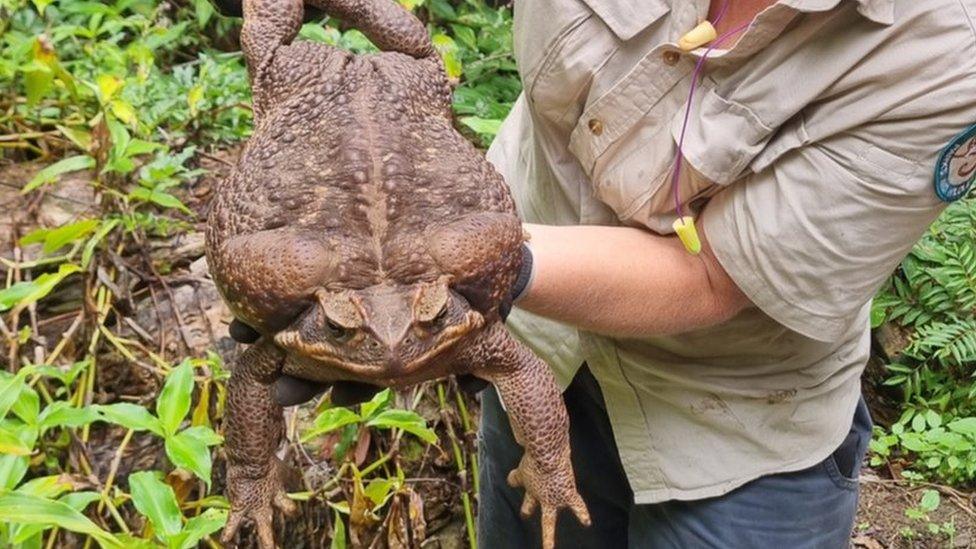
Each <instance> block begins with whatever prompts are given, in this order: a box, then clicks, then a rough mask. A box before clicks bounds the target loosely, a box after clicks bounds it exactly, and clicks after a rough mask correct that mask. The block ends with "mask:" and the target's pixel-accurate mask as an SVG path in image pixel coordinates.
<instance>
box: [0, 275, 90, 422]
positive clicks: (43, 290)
mask: <svg viewBox="0 0 976 549" xmlns="http://www.w3.org/2000/svg"><path fill="white" fill-rule="evenodd" d="M80 270H81V267H79V266H77V265H73V264H70V263H62V264H61V266H60V267H58V272H56V273H44V274H42V275H41V276H39V277H37V278H36V279H35V280H32V281H31V282H21V283H18V284H15V285H13V286H11V287H10V288H8V289H6V290H3V291H0V312H3V311H6V310H7V309H10V308H11V307H13V306H27V305H29V304H31V303H34V302H36V301H39V300H41V299H44V297H45V296H47V294H49V293H51V290H53V289H54V288H55V287H57V285H58V284H59V283H60V282H61V281H62V280H64V279H65V278H66V277H68V276H69V275H71V274H73V273H77V272H78V271H80ZM20 284H27V285H28V287H29V288H28V289H27V290H26V291H25V290H24V289H23V288H21V289H17V290H16V291H14V289H15V288H18V286H19V285H20ZM7 292H10V293H9V294H7ZM13 298H16V300H14V299H13ZM0 417H2V416H0Z"/></svg>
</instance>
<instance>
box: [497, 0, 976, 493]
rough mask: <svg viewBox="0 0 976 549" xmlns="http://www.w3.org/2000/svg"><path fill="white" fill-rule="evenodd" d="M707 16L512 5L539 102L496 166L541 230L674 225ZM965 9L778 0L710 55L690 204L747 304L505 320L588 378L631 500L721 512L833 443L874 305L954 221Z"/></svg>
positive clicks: (694, 11) (691, 153)
mask: <svg viewBox="0 0 976 549" xmlns="http://www.w3.org/2000/svg"><path fill="white" fill-rule="evenodd" d="M707 10H708V2H707V1H706V0H695V1H692V0H672V1H666V0H549V1H545V2H542V1H534V0H533V1H523V2H516V6H515V51H516V57H517V60H518V66H519V72H520V74H521V77H522V79H523V82H524V86H525V88H524V89H525V91H524V93H523V95H522V96H521V97H520V98H519V100H518V102H517V103H516V105H515V107H514V109H513V111H512V113H511V115H510V116H509V118H508V119H507V120H506V122H505V124H504V125H503V127H502V130H501V133H500V134H499V136H498V138H497V140H496V141H495V143H494V145H493V146H492V148H491V150H490V151H489V158H490V159H491V160H492V162H493V163H494V164H495V165H496V166H497V167H498V168H499V170H500V171H501V172H502V174H503V175H504V176H505V177H506V179H507V181H508V182H509V184H510V185H511V187H512V191H513V194H514V196H515V199H516V201H517V203H518V205H519V208H520V213H521V215H522V216H523V217H524V219H525V220H526V221H528V222H534V223H546V224H603V225H615V224H626V225H632V226H637V227H644V228H647V229H649V230H652V231H656V232H659V233H669V232H671V230H670V227H671V224H672V221H673V220H674V218H675V212H674V205H673V196H672V194H671V190H670V183H669V181H668V174H669V171H670V169H671V166H672V163H673V161H674V157H675V152H676V151H675V149H676V141H677V136H678V134H679V132H680V128H681V122H682V118H683V114H684V106H685V103H686V100H687V96H688V88H689V82H690V75H691V72H692V70H693V67H694V64H695V62H696V60H697V58H698V57H699V56H700V55H701V54H702V53H703V51H704V50H703V49H699V50H696V51H693V52H691V53H683V52H681V51H680V50H679V49H678V47H677V46H676V42H677V40H678V39H679V38H680V37H681V36H682V35H683V34H685V33H686V32H688V31H689V30H691V29H692V28H693V27H694V26H695V25H696V24H697V23H698V22H699V21H701V20H702V19H703V18H704V17H705V16H706V14H707ZM974 17H976V0H903V1H902V0H859V1H854V0H848V1H839V0H833V1H830V0H809V1H803V0H782V1H780V2H779V3H778V4H776V5H774V6H771V7H770V8H768V9H766V10H764V11H763V12H762V13H760V14H759V16H758V17H757V18H756V20H755V21H754V22H753V25H752V26H751V27H750V29H749V30H748V31H746V32H745V33H744V34H743V35H742V36H741V38H740V39H739V40H738V41H737V42H736V43H735V45H734V46H731V47H730V49H728V50H722V51H715V52H713V54H712V55H711V56H710V57H709V61H708V62H707V65H706V67H707V69H706V73H705V74H706V75H705V77H704V80H703V82H702V85H701V87H700V88H699V90H698V92H697V93H696V95H695V97H694V100H693V105H692V110H691V113H692V114H691V120H690V123H689V126H688V130H687V136H686V140H685V146H684V153H685V155H686V158H687V160H688V163H689V169H687V170H685V172H686V173H687V174H688V176H687V177H683V178H682V181H681V182H680V184H681V188H682V190H681V198H682V200H683V202H684V204H685V206H686V208H687V209H688V210H690V211H696V212H700V215H699V222H698V225H699V227H700V228H701V229H703V230H704V232H705V233H706V234H707V236H708V239H709V241H710V243H711V245H712V247H713V248H714V251H715V255H716V256H717V257H718V259H719V261H720V262H721V264H722V265H723V267H724V268H725V269H726V270H727V271H728V272H729V274H730V275H731V276H732V278H733V279H734V280H735V281H736V283H737V284H738V285H739V287H740V288H741V289H742V290H743V291H744V292H745V293H746V294H747V295H748V296H749V298H750V299H751V300H752V302H753V303H754V304H755V306H754V307H751V308H748V309H747V310H745V311H744V312H742V313H741V314H739V315H738V316H737V317H735V318H734V319H732V320H731V321H729V322H726V323H723V324H721V325H718V326H714V327H710V328H706V329H701V330H697V331H694V332H691V333H685V334H682V335H680V336H674V337H656V338H650V339H641V340H638V339H614V338H609V337H603V336H599V335H595V334H592V333H588V332H584V331H580V330H576V329H572V328H569V327H566V326H562V325H559V324H556V323H554V322H552V321H548V320H544V319H541V318H539V317H535V316H533V315H530V314H527V313H525V312H522V311H516V313H514V314H513V315H512V317H511V322H510V323H511V326H512V327H513V329H514V330H515V331H516V333H518V334H519V335H520V337H522V338H523V339H524V340H525V341H526V342H527V343H528V344H529V345H530V346H531V347H533V348H534V349H535V350H536V351H537V352H538V353H539V354H540V356H543V357H545V358H546V359H547V360H548V361H549V363H550V364H551V365H552V367H553V369H554V371H555V372H556V373H557V377H558V378H559V379H560V381H561V382H562V383H563V384H566V383H568V380H569V379H571V377H572V375H573V373H574V372H575V371H576V369H577V368H579V366H580V365H581V364H582V363H583V362H584V361H585V362H586V363H588V364H589V366H590V368H591V369H592V371H593V373H594V375H595V376H596V378H597V380H598V381H599V382H600V386H601V387H602V389H603V391H604V395H605V397H606V402H607V409H608V410H607V411H608V414H609V416H610V419H611V422H612V424H613V429H614V435H615V437H616V441H617V445H618V447H619V450H620V457H621V460H622V462H623V465H624V468H625V470H626V472H627V476H628V478H629V480H630V483H631V486H632V488H633V490H634V494H635V499H636V502H637V503H653V502H658V501H664V500H669V499H698V498H706V497H711V496H717V495H720V494H723V493H726V492H728V491H730V490H732V489H734V488H735V487H737V486H740V485H742V484H743V483H745V482H748V481H749V480H752V479H755V478H757V477H759V476H762V475H766V474H770V473H776V472H786V471H793V470H799V469H803V468H806V467H809V466H812V465H814V464H816V463H818V462H820V461H822V460H823V459H824V458H825V457H827V456H828V455H829V454H830V453H831V452H832V451H833V450H834V449H835V448H836V447H837V446H838V445H839V444H840V442H841V441H842V439H843V438H844V436H845V435H846V433H847V432H848V430H849V428H850V424H851V417H852V415H853V411H854V407H855V404H856V402H857V400H858V397H859V393H860V381H859V378H860V374H861V371H862V369H863V367H864V364H865V363H866V360H867V357H868V351H869V325H868V322H869V321H868V316H869V314H868V313H869V308H870V300H871V298H872V296H873V295H874V293H875V291H876V290H877V289H878V288H879V286H880V285H881V284H882V283H883V282H884V281H885V279H886V278H887V277H888V276H889V275H890V273H891V272H892V270H893V269H894V268H895V267H896V266H897V265H898V263H899V261H901V259H902V258H903V257H904V256H905V254H906V253H907V252H908V251H909V250H910V248H911V247H912V244H913V243H914V242H915V241H916V240H917V239H918V238H919V236H920V235H921V234H922V233H923V232H924V231H925V230H926V228H927V227H928V226H929V224H930V223H931V222H932V221H933V220H934V219H935V218H936V217H937V216H938V214H939V212H940V211H941V209H942V207H943V204H942V203H941V202H940V201H939V199H938V198H937V196H936V194H935V192H934V186H933V180H934V179H933V171H934V169H935V164H936V160H937V157H938V155H939V153H940V151H941V150H942V149H944V148H946V146H947V145H948V144H949V143H950V142H951V141H952V140H953V138H954V137H955V136H957V135H959V134H961V133H962V132H963V131H964V130H966V128H967V127H969V126H970V125H971V124H973V123H976V30H974V23H973V19H974ZM706 204H707V206H706ZM674 299H679V300H680V299H681V296H675V297H674Z"/></svg>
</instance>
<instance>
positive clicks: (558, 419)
mask: <svg viewBox="0 0 976 549" xmlns="http://www.w3.org/2000/svg"><path fill="white" fill-rule="evenodd" d="M464 359H465V360H467V361H468V363H469V364H471V365H472V373H473V374H475V375H476V376H478V377H481V378H483V379H486V380H488V381H490V382H491V383H492V384H494V385H495V387H497V388H498V392H499V396H501V400H502V403H503V405H504V406H505V408H506V411H507V412H508V416H509V418H510V420H511V423H512V432H513V433H514V435H515V440H516V441H517V442H518V443H519V444H520V445H521V446H522V447H524V448H525V454H524V455H523V456H522V461H521V462H520V463H519V466H518V468H516V469H515V470H514V471H512V472H511V473H510V474H509V476H508V482H509V484H511V485H512V486H515V487H518V486H521V487H524V488H525V499H524V501H523V502H522V515H523V517H525V518H528V517H529V516H530V515H532V514H533V513H534V512H535V509H536V508H537V507H541V510H542V546H543V547H544V548H546V549H551V548H552V547H554V546H555V535H556V534H555V532H556V514H557V512H558V511H559V509H561V508H563V507H568V508H569V509H570V510H572V512H573V514H575V515H576V518H577V519H579V521H580V522H581V523H582V524H584V525H586V526H589V524H590V515H589V513H588V512H587V509H586V504H585V503H584V502H583V498H582V497H580V495H579V492H578V491H577V490H576V477H575V475H574V474H573V466H572V463H571V461H570V448H569V419H568V417H567V415H566V406H565V405H564V404H563V399H562V395H561V394H560V392H559V389H558V388H557V387H556V382H555V380H554V379H553V376H552V372H551V371H550V370H549V367H548V366H547V365H546V364H545V363H544V362H543V361H542V360H540V359H539V357H537V356H535V355H534V354H533V353H532V351H530V350H529V349H528V348H527V347H525V345H523V344H521V343H519V342H518V341H516V340H515V339H514V338H513V337H512V336H511V335H510V334H509V333H508V332H507V331H506V330H505V328H504V327H503V326H502V325H501V324H495V325H494V326H493V327H491V328H489V329H488V330H487V331H486V333H485V334H484V335H483V336H482V338H481V340H480V341H479V342H478V343H477V344H476V345H475V346H474V347H473V348H472V349H471V350H470V351H469V352H468V354H467V356H465V357H464Z"/></svg>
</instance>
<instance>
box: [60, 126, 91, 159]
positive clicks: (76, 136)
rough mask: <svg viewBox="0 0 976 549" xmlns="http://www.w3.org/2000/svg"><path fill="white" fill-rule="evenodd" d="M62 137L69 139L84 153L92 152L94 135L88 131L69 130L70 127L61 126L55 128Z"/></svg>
mask: <svg viewBox="0 0 976 549" xmlns="http://www.w3.org/2000/svg"><path fill="white" fill-rule="evenodd" d="M55 127H56V128H57V129H58V131H60V132H61V135H63V136H65V137H67V138H68V140H69V141H71V142H72V143H74V144H75V145H76V146H77V147H78V148H79V149H81V150H82V151H83V152H86V153H87V152H89V151H91V145H92V135H91V132H90V131H88V130H82V129H78V128H69V127H68V126H62V125H60V124H58V125H56V126H55Z"/></svg>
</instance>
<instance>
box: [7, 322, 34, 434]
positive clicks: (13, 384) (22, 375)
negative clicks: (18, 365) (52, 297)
mask: <svg viewBox="0 0 976 549" xmlns="http://www.w3.org/2000/svg"><path fill="white" fill-rule="evenodd" d="M2 310H3V309H2V308H0V311H2ZM30 372H31V371H30V370H29V369H27V368H22V369H21V370H20V371H19V372H17V374H16V375H10V374H8V373H7V372H0V419H3V418H4V417H6V415H7V412H8V411H10V407H11V406H13V405H14V403H15V402H17V399H18V398H19V397H20V392H21V391H22V390H24V388H26V387H27V384H26V383H25V382H24V379H26V378H27V375H28V374H30Z"/></svg>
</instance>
